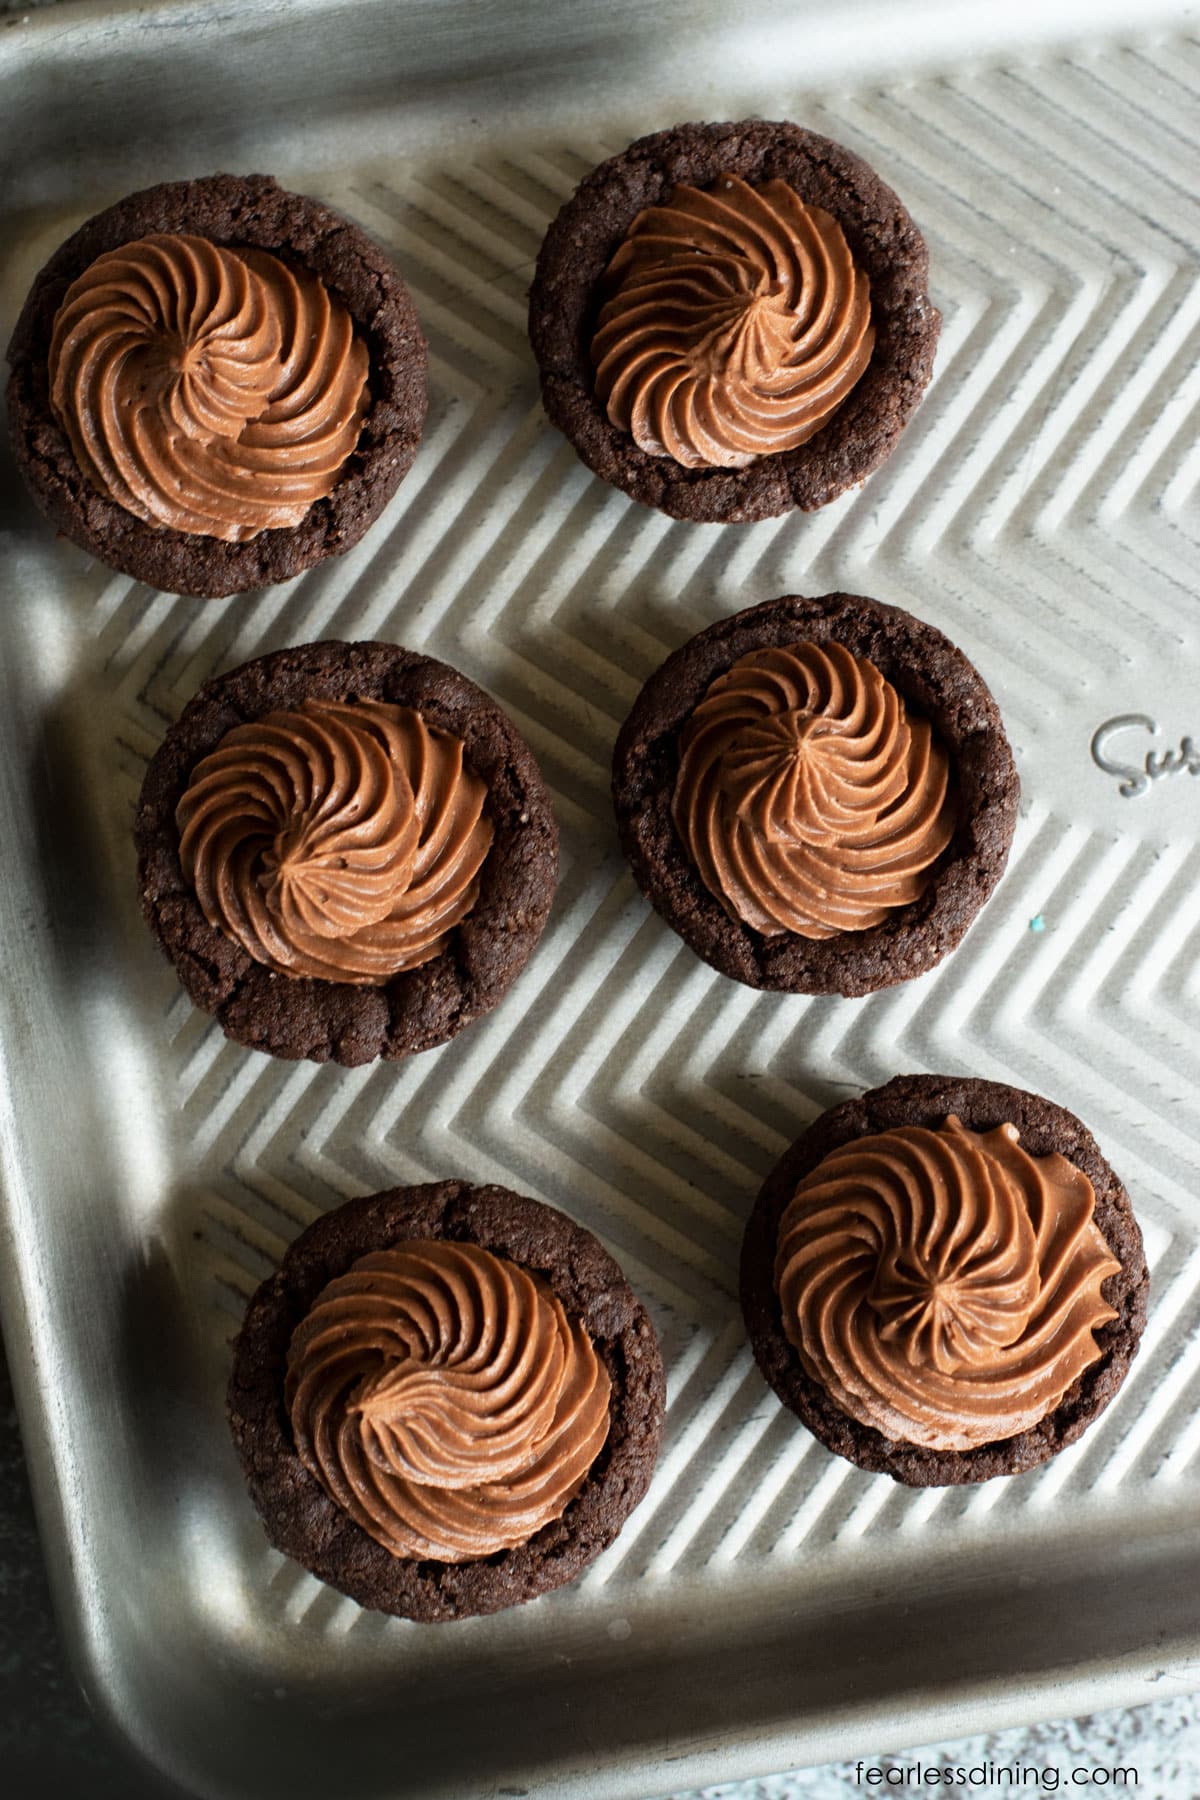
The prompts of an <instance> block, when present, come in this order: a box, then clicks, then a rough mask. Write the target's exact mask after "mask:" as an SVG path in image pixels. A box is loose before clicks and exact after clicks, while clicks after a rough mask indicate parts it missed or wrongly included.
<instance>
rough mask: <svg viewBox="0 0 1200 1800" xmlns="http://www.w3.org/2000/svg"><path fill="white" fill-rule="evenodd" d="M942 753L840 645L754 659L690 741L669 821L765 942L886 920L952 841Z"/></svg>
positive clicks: (788, 648)
mask: <svg viewBox="0 0 1200 1800" xmlns="http://www.w3.org/2000/svg"><path fill="white" fill-rule="evenodd" d="M948 789H949V769H948V763H947V758H946V753H945V751H944V750H943V749H942V747H941V745H940V744H938V743H937V741H936V740H935V739H934V737H933V734H932V732H931V730H930V727H929V725H928V723H927V722H926V721H925V720H924V719H916V718H910V717H909V715H908V713H907V711H906V708H905V705H904V701H903V699H902V698H901V696H900V695H899V694H898V693H897V691H896V689H895V688H894V687H893V686H892V685H891V683H890V682H888V681H885V680H884V678H883V676H882V675H881V674H880V673H879V670H878V669H877V668H876V667H875V666H874V664H873V663H871V662H868V661H867V660H866V658H865V657H856V656H852V655H851V654H850V652H849V651H848V650H847V649H846V648H845V647H844V646H843V645H841V644H835V643H827V644H811V643H801V644H783V645H772V646H770V647H769V648H767V649H765V650H752V651H751V652H750V653H749V654H748V655H746V656H742V657H739V658H738V660H737V661H736V662H735V663H734V664H733V666H732V667H731V668H729V669H727V670H726V672H725V673H724V674H723V675H719V676H718V677H717V679H716V680H715V681H714V682H713V683H712V684H711V685H710V687H709V688H708V690H707V692H706V693H705V695H704V698H703V699H702V700H701V702H700V704H699V705H698V706H697V707H696V709H695V711H694V712H693V713H692V715H691V717H690V719H689V720H688V721H687V723H686V725H685V726H684V728H683V730H682V732H681V733H680V737H679V773H678V776H677V777H676V781H675V791H674V795H673V797H672V802H671V817H672V818H673V820H674V822H675V829H676V830H677V831H678V833H679V835H680V837H681V838H682V839H683V842H684V844H685V846H686V847H687V851H688V854H689V855H690V857H691V859H692V861H693V862H694V863H695V865H696V868H697V870H698V872H699V875H700V879H701V880H702V881H703V883H704V885H705V887H706V888H708V889H709V891H710V892H711V893H712V894H714V895H715V896H716V898H717V899H718V900H719V901H720V902H721V905H722V906H723V907H724V908H725V911H726V912H727V913H728V914H729V916H730V917H731V918H733V919H740V920H742V922H743V923H744V924H746V925H749V926H750V927H751V928H752V929H753V930H755V931H758V932H761V933H762V935H763V936H764V937H773V936H778V935H779V934H780V933H781V932H785V931H790V932H795V933H797V934H798V935H799V936H801V937H806V938H828V937H833V936H835V935H836V934H837V933H839V932H844V931H864V930H866V929H867V928H868V927H869V926H871V925H878V924H879V923H880V921H881V920H883V919H885V918H886V917H887V915H888V913H889V912H890V911H891V910H892V909H893V908H895V907H898V906H907V905H908V904H909V903H910V902H911V901H913V900H915V899H916V898H917V897H918V895H919V894H920V893H921V891H922V889H923V888H924V886H925V879H926V877H925V871H926V870H927V869H928V868H929V866H930V864H931V863H933V862H934V861H935V860H936V858H937V857H938V856H939V855H940V854H941V852H942V851H943V850H944V849H945V847H946V845H947V844H948V843H949V841H950V838H951V836H952V834H953V830H954V808H953V804H952V801H951V799H950V797H949V792H948Z"/></svg>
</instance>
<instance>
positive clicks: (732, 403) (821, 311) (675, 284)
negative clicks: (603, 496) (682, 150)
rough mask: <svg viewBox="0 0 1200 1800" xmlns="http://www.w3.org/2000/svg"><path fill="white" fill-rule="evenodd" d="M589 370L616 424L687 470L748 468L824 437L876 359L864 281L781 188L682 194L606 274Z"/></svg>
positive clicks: (735, 180) (824, 224) (832, 232)
mask: <svg viewBox="0 0 1200 1800" xmlns="http://www.w3.org/2000/svg"><path fill="white" fill-rule="evenodd" d="M602 291H603V293H604V294H605V295H606V299H605V302H604V305H603V307H602V309H601V312H600V318H599V323H598V327H597V330H596V334H595V337H594V339H593V342H592V362H593V364H594V366H595V370H596V393H597V396H598V398H599V399H600V401H601V403H602V405H603V406H604V407H605V409H606V411H607V414H608V417H609V419H610V421H611V422H612V424H614V425H616V426H618V427H619V428H620V429H621V430H624V431H628V432H629V433H630V434H631V435H632V437H633V439H634V441H635V443H637V444H638V446H639V447H640V448H641V449H642V450H645V451H647V452H648V453H649V454H650V455H652V456H669V457H671V458H673V460H674V461H675V462H677V463H680V464H682V465H683V466H684V467H685V468H727V469H738V468H744V467H746V466H747V465H748V464H750V463H752V462H755V461H756V460H757V459H758V458H759V457H762V456H772V455H775V454H777V453H778V452H780V451H784V450H794V449H796V448H797V447H798V446H799V445H801V444H803V443H806V442H807V441H808V439H809V438H810V437H812V436H814V434H815V433H816V432H818V431H819V430H820V429H821V426H822V425H823V424H824V423H825V421H826V420H827V419H828V418H829V417H830V415H831V414H832V413H833V412H835V411H836V409H837V408H838V407H839V406H840V405H841V404H842V402H843V401H844V400H845V398H846V396H847V395H848V394H849V393H850V391H851V389H852V388H853V387H854V385H855V383H856V382H857V381H858V379H859V377H860V376H861V375H862V373H863V371H864V369H865V368H866V366H867V364H868V362H869V361H870V359H871V351H872V349H873V347H874V342H875V334H874V328H873V326H872V323H871V300H870V291H869V284H868V281H867V277H866V276H865V274H863V272H862V271H861V270H860V269H858V268H856V267H855V264H854V259H853V256H852V255H851V252H850V248H849V246H848V244H847V243H846V239H845V236H844V234H843V232H842V228H841V226H840V225H839V224H838V222H837V220H836V219H834V218H833V217H832V216H831V215H830V214H829V213H827V212H824V211H822V209H821V208H820V207H818V206H806V205H805V203H804V202H803V201H802V200H801V198H800V196H799V195H798V194H797V193H796V192H795V190H794V189H793V188H791V187H789V186H788V184H787V183H786V182H785V181H767V182H764V183H763V185H762V186H761V187H757V188H755V187H751V186H750V185H749V184H748V183H747V182H745V181H743V180H742V179H741V178H740V177H738V176H735V175H725V176H721V177H720V178H719V179H718V180H717V181H715V182H714V183H713V184H712V186H711V187H708V188H705V189H700V188H694V187H689V186H687V185H684V184H681V185H680V186H678V187H676V188H675V190H674V192H673V193H672V195H671V197H670V199H669V200H668V201H667V202H666V203H665V204H663V205H661V206H652V207H647V208H646V209H645V210H644V211H643V212H641V213H639V214H638V216H637V218H636V219H635V220H634V222H633V224H632V225H631V226H630V228H629V232H628V234H627V236H626V238H625V241H624V242H623V243H622V245H621V247H620V249H619V250H618V251H617V252H616V254H615V256H614V257H613V259H612V261H611V262H610V264H609V266H608V269H607V270H606V272H605V277H604V282H603V285H602Z"/></svg>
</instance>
